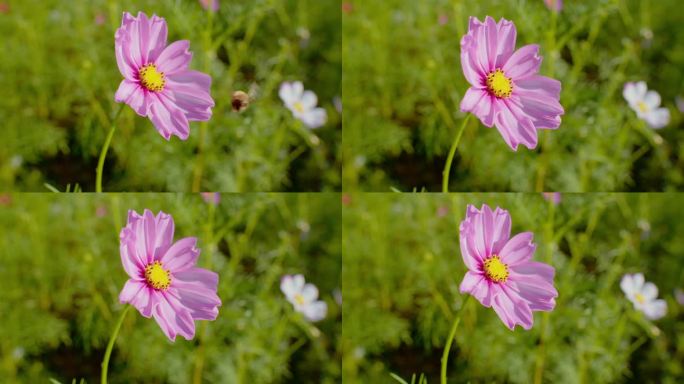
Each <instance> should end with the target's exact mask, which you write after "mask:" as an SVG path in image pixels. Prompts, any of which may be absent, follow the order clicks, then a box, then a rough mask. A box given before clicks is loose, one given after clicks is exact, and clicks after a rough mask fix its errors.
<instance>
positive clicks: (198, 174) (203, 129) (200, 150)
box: [190, 9, 214, 193]
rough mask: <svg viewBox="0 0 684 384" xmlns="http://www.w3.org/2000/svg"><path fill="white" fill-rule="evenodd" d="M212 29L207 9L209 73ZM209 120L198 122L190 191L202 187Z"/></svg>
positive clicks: (207, 68) (206, 63)
mask: <svg viewBox="0 0 684 384" xmlns="http://www.w3.org/2000/svg"><path fill="white" fill-rule="evenodd" d="M213 30H214V12H213V11H211V10H209V9H208V10H207V28H206V29H205V31H204V56H205V57H204V73H206V74H209V72H210V70H211V64H210V62H211V58H212V52H213V48H212V46H213V44H214V43H213V41H212V33H213ZM208 125H209V122H207V121H203V122H201V123H200V128H199V140H198V142H197V160H196V163H195V170H194V172H193V177H192V185H191V186H190V188H191V190H192V192H195V193H197V192H200V189H201V188H202V173H203V172H204V158H205V154H204V152H205V146H206V143H205V142H206V140H207V126H208Z"/></svg>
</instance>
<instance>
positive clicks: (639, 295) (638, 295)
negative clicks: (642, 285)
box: [634, 293, 646, 304]
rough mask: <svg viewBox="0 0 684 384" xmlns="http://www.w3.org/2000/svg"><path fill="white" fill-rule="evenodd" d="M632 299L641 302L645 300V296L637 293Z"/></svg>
mask: <svg viewBox="0 0 684 384" xmlns="http://www.w3.org/2000/svg"><path fill="white" fill-rule="evenodd" d="M634 300H636V301H637V302H639V304H643V303H645V302H646V298H645V297H644V295H642V294H641V293H637V294H636V295H634Z"/></svg>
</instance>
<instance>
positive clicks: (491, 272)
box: [484, 255, 508, 283]
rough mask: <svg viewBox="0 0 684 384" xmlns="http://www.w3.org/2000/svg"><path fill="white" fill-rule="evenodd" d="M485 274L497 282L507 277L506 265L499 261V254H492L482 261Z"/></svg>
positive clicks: (501, 281) (503, 280)
mask: <svg viewBox="0 0 684 384" xmlns="http://www.w3.org/2000/svg"><path fill="white" fill-rule="evenodd" d="M484 269H485V274H487V277H488V278H489V279H490V280H492V281H495V282H497V283H503V282H505V281H506V280H507V279H508V266H507V265H506V264H504V263H502V262H501V259H499V256H497V255H494V256H492V257H490V258H489V259H487V260H485V262H484Z"/></svg>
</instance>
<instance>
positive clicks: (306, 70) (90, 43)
mask: <svg viewBox="0 0 684 384" xmlns="http://www.w3.org/2000/svg"><path fill="white" fill-rule="evenodd" d="M339 9H340V1H339V0H327V1H313V0H305V1H296V0H287V1H273V0H257V1H240V2H236V1H222V2H221V8H220V10H219V12H218V13H216V14H212V13H210V12H206V11H205V10H203V9H202V7H201V6H200V4H199V2H198V1H197V0H182V1H153V0H144V1H130V0H122V1H114V0H95V1H84V0H80V1H66V2H65V1H60V0H26V1H16V2H11V5H10V8H9V10H8V12H7V13H6V14H0V33H2V35H3V36H4V37H3V42H2V45H3V51H4V54H3V59H2V60H0V121H2V125H3V129H2V130H0V142H2V143H3V145H2V147H1V148H0V184H2V185H3V186H6V188H7V189H12V190H28V191H45V187H44V183H49V184H50V185H52V186H54V187H55V188H57V189H59V190H64V188H65V186H66V185H67V184H75V183H78V184H80V185H81V186H83V189H84V190H86V191H92V190H94V181H95V180H94V179H95V166H96V163H97V157H98V155H99V153H100V149H101V148H102V145H103V143H104V141H105V136H106V135H107V132H108V130H109V127H110V119H111V118H112V117H113V116H114V115H115V113H116V111H117V110H118V108H119V105H117V104H116V103H115V102H114V93H115V91H116V89H117V88H118V86H119V83H120V81H121V80H122V79H123V78H122V76H121V74H120V73H119V70H118V68H117V64H116V60H115V57H114V32H115V30H116V29H117V28H118V26H119V25H120V23H121V15H122V13H123V12H124V11H128V12H131V13H133V14H137V12H138V11H144V12H146V13H147V14H148V15H151V14H153V13H156V14H157V15H159V16H161V17H164V18H165V19H166V21H167V23H168V28H169V42H171V41H175V40H181V39H185V40H189V41H190V49H191V51H192V52H193V54H194V56H193V60H192V63H191V69H195V70H201V71H203V72H206V73H209V74H210V75H211V76H212V78H213V83H212V96H213V98H214V100H215V102H216V107H215V108H214V111H213V117H212V119H211V120H210V121H209V122H208V123H196V122H195V123H191V127H190V131H191V134H190V138H189V139H188V140H187V141H181V140H178V139H177V138H172V140H171V141H170V142H167V141H166V140H164V139H163V138H162V137H161V136H160V135H159V134H158V133H157V131H156V130H155V129H154V126H153V125H152V123H151V122H150V121H149V119H146V118H143V117H140V116H138V115H137V114H136V113H135V112H134V111H133V110H132V109H131V108H130V107H128V106H125V107H124V112H123V114H122V116H121V117H120V119H119V120H118V124H117V131H116V133H115V135H114V139H113V142H112V149H111V150H110V152H109V155H108V158H107V162H106V166H105V174H104V189H105V190H108V191H112V190H114V191H116V190H134V191H158V190H163V191H190V190H191V189H192V190H193V191H194V190H197V191H199V190H218V191H238V192H239V191H278V190H332V189H339V185H340V174H339V167H340V161H339V160H338V157H339V155H338V152H339V149H338V146H339V142H340V136H341V133H340V129H341V118H340V116H339V115H338V113H337V111H336V110H335V107H334V105H333V99H334V98H335V97H337V96H340V94H341V90H340V77H341V72H340V62H341V52H340V45H341V31H340V28H339V24H340V12H339ZM292 80H301V81H303V83H304V85H305V87H306V88H307V89H311V90H313V91H314V92H316V94H317V95H318V99H319V103H320V105H321V106H322V107H324V108H325V109H326V110H327V112H328V123H327V124H326V125H325V126H324V127H322V128H320V129H317V130H314V131H312V130H308V129H306V128H305V127H303V126H302V125H301V123H300V122H299V121H297V120H295V119H294V118H293V117H292V115H291V113H290V112H289V111H288V110H287V109H286V108H285V107H284V106H283V104H282V102H281V101H280V99H279V97H278V87H279V85H280V83H281V82H283V81H292ZM236 90H243V91H245V92H248V93H249V94H250V95H251V97H252V103H251V106H250V107H249V108H248V109H247V110H246V111H244V112H242V113H240V114H238V113H235V112H232V111H231V96H232V93H233V92H234V91H236Z"/></svg>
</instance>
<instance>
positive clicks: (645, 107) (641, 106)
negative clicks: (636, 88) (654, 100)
mask: <svg viewBox="0 0 684 384" xmlns="http://www.w3.org/2000/svg"><path fill="white" fill-rule="evenodd" d="M637 108H639V110H640V111H641V112H642V113H646V112H648V105H646V103H644V102H643V101H640V102H638V103H637Z"/></svg>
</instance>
